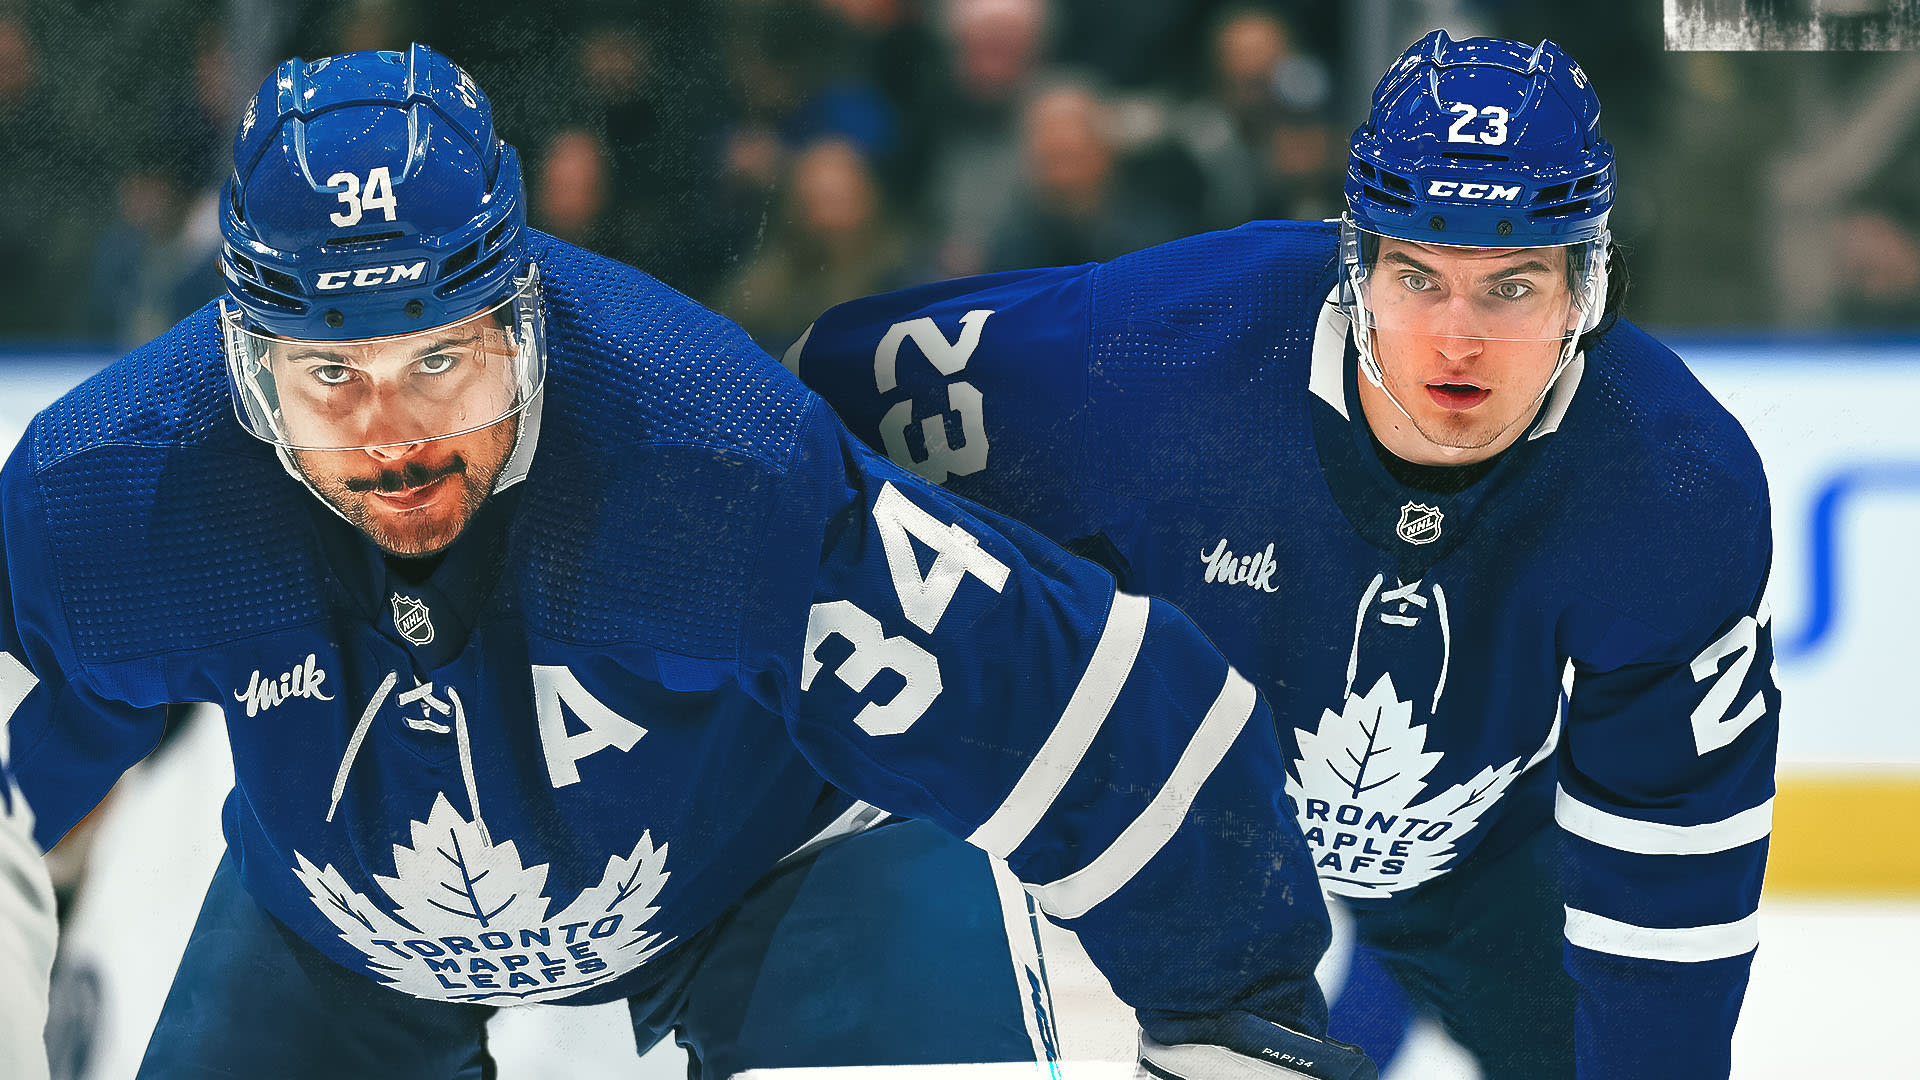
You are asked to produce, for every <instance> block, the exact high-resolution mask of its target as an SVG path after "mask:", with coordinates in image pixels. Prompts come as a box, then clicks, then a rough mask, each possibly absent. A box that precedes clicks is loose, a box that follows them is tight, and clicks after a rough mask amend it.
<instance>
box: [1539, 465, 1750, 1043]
mask: <svg viewBox="0 0 1920 1080" xmlns="http://www.w3.org/2000/svg"><path fill="white" fill-rule="evenodd" d="M1714 512H1716V513H1718V512H1720V511H1719V509H1718V508H1716V509H1715V511H1714ZM1767 515H1768V511H1767V503H1766V497H1765V491H1764V482H1761V483H1760V488H1759V490H1758V492H1757V493H1754V494H1751V495H1749V496H1745V497H1736V498H1735V499H1734V500H1733V502H1732V505H1731V506H1730V507H1729V508H1728V512H1727V516H1726V522H1727V523H1726V524H1725V525H1724V526H1722V527H1719V528H1707V529H1702V530H1699V531H1697V532H1696V533H1695V534H1694V535H1693V536H1692V537H1690V544H1691V543H1693V542H1695V541H1697V542H1698V543H1697V546H1696V547H1693V548H1692V550H1696V551H1712V552H1714V553H1715V555H1714V558H1715V559H1716V560H1717V564H1716V565H1708V564H1707V563H1706V561H1705V560H1698V559H1696V560H1695V561H1696V562H1699V563H1701V565H1699V566H1697V567H1694V568H1693V574H1692V578H1691V581H1689V582H1687V583H1678V582H1676V584H1675V590H1676V592H1679V593H1684V594H1686V595H1687V596H1688V597H1689V598H1690V601H1693V600H1695V598H1703V599H1698V600H1697V602H1696V610H1695V616H1696V617H1695V618H1694V619H1693V620H1691V622H1690V625H1686V626H1685V627H1684V629H1681V630H1679V631H1675V630H1673V629H1662V628H1659V627H1656V626H1653V625H1650V624H1648V623H1644V622H1639V621H1636V620H1633V619H1631V618H1628V617H1627V616H1625V615H1621V614H1616V615H1615V621H1614V625H1613V629H1612V630H1611V631H1610V636H1611V638H1612V644H1613V645H1614V646H1616V648H1613V649H1610V650H1603V651H1610V652H1612V653H1613V654H1614V655H1611V656H1603V657H1598V658H1596V659H1594V660H1591V661H1586V662H1582V661H1580V660H1578V659H1576V661H1575V664H1574V677H1573V689H1572V695H1571V697H1570V699H1569V706H1568V714H1567V721H1566V730H1565V738H1564V739H1563V741H1562V744H1561V747H1560V750H1559V766H1560V770H1559V771H1560V789H1559V792H1558V794H1557V801H1556V805H1555V815H1554V816H1555V818H1556V820H1557V821H1558V823H1559V825H1560V828H1561V830H1562V833H1563V835H1564V837H1565V843H1566V845H1567V854H1568V858H1567V859H1566V861H1565V864H1564V867H1565V882H1564V894H1565V903H1566V947H1565V952H1566V965H1567V969H1568V971H1569V972H1570V973H1571V974H1572V975H1573V977H1574V979H1575V981H1576V982H1577V983H1578V985H1579V1003H1578V1005H1577V1013H1576V1017H1575V1038H1576V1042H1577V1046H1578V1053H1579V1058H1580V1074H1581V1075H1582V1076H1631V1077H1636V1078H1640V1080H1654V1078H1661V1077H1671V1078H1673V1080H1681V1078H1703V1077H1704V1078H1711V1077H1725V1076H1727V1075H1728V1072H1729V1069H1730V1068H1731V1063H1730V1050H1729V1044H1730V1041H1731V1039H1732V1036H1733V1028H1734V1022H1735V1020H1736V1019H1737V1018H1738V1015H1739V1010H1740V1003H1741V1000H1742V998H1743V996H1744V995H1745V992H1746V985H1747V976H1748V969H1749V968H1750V966H1751V964H1752V960H1753V954H1754V950H1755V949H1756V948H1757V946H1758V944H1759V925H1758V920H1759V916H1758V914H1757V911H1758V907H1759V900H1760V885H1761V877H1762V875H1763V873H1764V871H1765V869H1766V859H1767V844H1768V836H1769V833H1770V831H1771V828H1772V817H1773V793H1774V759H1775V752H1776V747H1777V744H1778V721H1779V715H1780V692H1779V689H1778V687H1777V686H1776V684H1775V683H1776V680H1775V676H1774V673H1773V659H1774V657H1773V645H1772V634H1771V626H1770V622H1769V618H1768V612H1767V609H1766V606H1765V602H1764V600H1763V594H1764V590H1765V585H1766V576H1767V564H1768V562H1769V560H1770V558H1771V539H1770V532H1769V526H1768V516H1767ZM1700 581H1704V582H1707V583H1708V584H1706V585H1704V586H1696V585H1695V584H1694V582H1700ZM1678 622H1679V620H1676V624H1677V623H1678Z"/></svg>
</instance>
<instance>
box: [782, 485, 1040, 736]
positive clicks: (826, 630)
mask: <svg viewBox="0 0 1920 1080" xmlns="http://www.w3.org/2000/svg"><path fill="white" fill-rule="evenodd" d="M873 522H874V525H875V526H876V527H877V528H878V529H879V530H880V544H881V547H882V548H883V549H884V550H885V551H886V556H887V569H888V571H889V572H890V573H891V575H892V577H893V587H894V593H895V595H896V596H897V597H898V598H899V601H900V611H901V614H903V615H905V616H906V617H907V619H908V621H910V622H912V623H913V625H915V626H917V627H919V628H920V629H921V630H923V631H925V632H926V633H929V634H931V633H933V630H934V627H936V626H938V625H939V623H940V617H941V616H942V615H945V614H946V612H947V607H948V605H950V604H951V603H953V595H954V593H955V592H957V591H958V590H959V588H960V583H961V582H962V581H964V580H965V579H966V578H967V577H968V575H972V576H973V577H976V578H978V579H980V580H981V581H983V582H985V583H986V584H987V587H988V588H991V589H992V590H993V591H994V592H999V591H1001V590H1002V589H1004V588H1006V585H1007V564H1006V563H1003V562H1001V561H1000V560H999V559H996V558H994V557H993V556H992V555H991V554H989V553H988V552H987V551H986V549H984V548H982V547H981V546H980V542H979V541H978V540H976V539H974V536H973V534H972V533H969V532H968V531H967V530H965V529H963V528H961V527H960V526H959V525H953V524H944V523H942V522H941V521H940V520H939V519H938V518H935V517H934V516H933V515H932V514H929V513H927V512H926V511H925V510H923V509H921V508H920V507H918V506H916V505H914V504H913V503H912V502H911V501H910V500H908V498H907V497H906V496H905V495H903V494H901V493H900V489H899V488H896V487H894V486H893V485H892V484H891V483H888V484H884V485H882V486H881V488H880V496H879V498H877V499H875V500H874V503H873ZM916 539H917V540H919V541H920V542H921V543H923V544H925V545H926V546H928V547H929V548H932V549H933V550H934V552H935V553H936V557H935V558H934V560H933V566H932V567H931V568H929V569H928V571H927V573H926V575H925V576H922V575H921V573H920V563H919V560H918V559H917V558H915V556H914V553H913V541H914V540H916ZM835 634H838V635H839V636H840V637H843V638H845V639H846V640H847V641H848V643H850V644H851V645H852V646H853V652H852V653H851V654H849V655H848V656H847V657H846V658H845V659H844V660H842V661H840V664H839V666H838V667H836V668H834V669H833V673H834V674H835V675H836V676H838V677H839V679H840V681H841V682H844V683H846V684H847V685H848V686H849V687H851V688H853V689H854V690H856V691H860V690H865V689H866V688H867V683H869V682H870V681H872V679H873V677H874V676H875V675H877V674H879V673H880V672H881V671H882V670H886V671H892V672H894V673H895V674H897V675H899V676H900V678H901V679H902V680H904V681H905V684H906V685H905V686H903V687H901V688H900V689H899V690H898V691H896V692H895V693H894V695H893V698H892V699H891V700H889V701H887V702H886V703H885V704H881V703H879V702H868V703H867V704H866V706H865V707H864V708H862V709H861V710H860V712H859V714H858V715H856V716H855V717H854V718H853V720H854V723H856V724H858V725H860V729H861V730H862V731H865V732H866V733H867V734H869V735H898V734H900V733H901V732H903V731H906V730H907V729H908V728H910V727H912V726H913V725H914V722H915V721H917V720H919V719H920V717H922V716H924V715H925V714H926V711H927V709H928V708H930V707H932V705H933V700H934V698H937V697H939V696H940V689H941V682H940V661H939V658H937V657H935V656H934V655H933V654H932V653H930V652H928V651H927V650H926V649H924V648H922V647H921V646H920V645H918V644H917V643H915V642H913V641H912V640H910V639H908V638H907V637H906V636H904V635H900V636H895V637H888V636H887V633H886V631H885V630H884V629H882V628H881V625H880V620H879V619H876V618H874V617H873V616H872V615H870V614H868V613H867V612H866V611H864V610H862V609H861V608H860V606H859V605H858V604H855V603H854V602H853V601H851V600H831V601H827V602H825V603H819V604H815V605H813V609H812V610H811V611H810V612H808V614H807V643H806V652H805V654H804V655H803V656H802V658H801V664H800V689H801V690H802V691H803V692H804V691H806V690H810V689H812V688H813V681H814V679H815V678H816V677H818V676H819V674H820V670H821V667H822V664H821V662H820V659H819V657H818V656H817V655H816V653H817V652H818V650H819V648H820V646H821V644H822V643H824V642H825V641H826V640H827V638H828V637H830V636H832V635H835Z"/></svg>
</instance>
